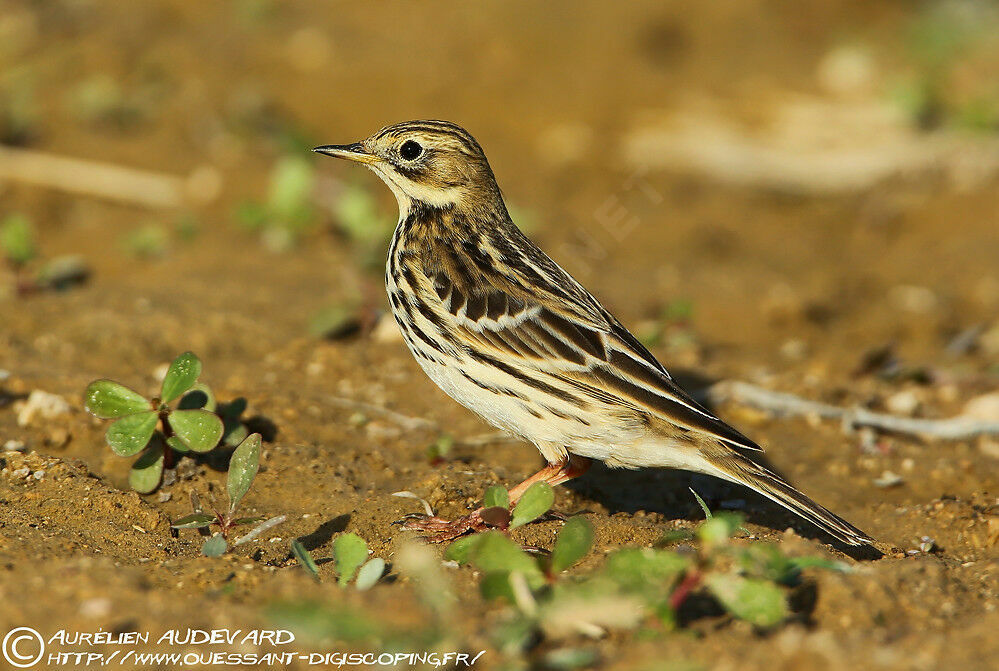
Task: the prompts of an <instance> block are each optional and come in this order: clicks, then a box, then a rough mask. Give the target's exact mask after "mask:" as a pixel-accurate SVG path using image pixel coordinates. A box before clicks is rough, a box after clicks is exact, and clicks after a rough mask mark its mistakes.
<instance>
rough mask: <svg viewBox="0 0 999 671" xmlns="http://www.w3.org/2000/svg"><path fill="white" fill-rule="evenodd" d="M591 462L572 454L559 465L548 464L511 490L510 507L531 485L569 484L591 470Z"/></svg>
mask: <svg viewBox="0 0 999 671" xmlns="http://www.w3.org/2000/svg"><path fill="white" fill-rule="evenodd" d="M590 463H592V462H591V460H590V459H587V458H586V457H578V456H576V455H575V454H570V455H569V456H568V457H567V458H566V460H565V461H562V462H559V463H557V464H548V465H547V466H545V467H544V468H542V469H541V470H540V471H538V472H537V473H535V474H534V475H532V476H531V477H529V478H527V479H526V480H524V481H523V482H521V483H520V484H519V485H517V486H515V487H514V488H513V489H511V490H510V505H511V506H512V505H514V504H515V503H517V501H519V500H520V497H521V496H523V495H524V492H526V491H527V490H528V489H529V488H530V486H531V485H533V484H534V483H535V482H547V483H548V484H549V485H551V486H552V487H554V486H555V485H560V484H562V483H563V482H568V481H569V480H572V479H573V478H578V477H579V476H580V475H582V474H583V473H585V472H586V471H587V470H588V469H589V468H590Z"/></svg>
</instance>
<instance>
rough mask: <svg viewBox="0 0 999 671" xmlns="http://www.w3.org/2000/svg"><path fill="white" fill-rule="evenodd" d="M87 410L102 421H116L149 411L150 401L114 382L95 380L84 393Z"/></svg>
mask: <svg viewBox="0 0 999 671" xmlns="http://www.w3.org/2000/svg"><path fill="white" fill-rule="evenodd" d="M84 397H85V398H86V406H87V410H89V411H90V412H91V413H93V414H94V415H96V416H97V417H100V418H101V419H114V418H116V417H124V416H126V415H134V414H135V413H137V412H142V411H143V410H149V409H150V408H151V406H150V405H149V401H147V400H146V399H145V397H143V396H142V394H139V393H138V392H135V391H132V390H131V389H129V388H128V387H126V386H124V385H121V384H118V383H117V382H114V381H113V380H94V381H93V382H91V383H90V384H89V385H87V390H86V391H85V392H84Z"/></svg>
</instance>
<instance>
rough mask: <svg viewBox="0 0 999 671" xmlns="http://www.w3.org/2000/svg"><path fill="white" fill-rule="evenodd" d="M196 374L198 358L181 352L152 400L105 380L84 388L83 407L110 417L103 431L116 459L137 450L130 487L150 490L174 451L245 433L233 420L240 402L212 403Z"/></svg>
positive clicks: (201, 448) (231, 441) (231, 440)
mask: <svg viewBox="0 0 999 671" xmlns="http://www.w3.org/2000/svg"><path fill="white" fill-rule="evenodd" d="M200 375H201V360H200V359H198V357H197V356H195V355H194V354H193V353H192V352H185V353H183V354H181V355H180V356H179V357H177V358H176V359H174V361H173V362H172V363H171V364H170V366H169V368H168V369H167V372H166V375H165V376H164V377H163V383H162V385H161V387H160V393H159V395H158V396H156V397H154V398H151V399H147V398H146V397H144V396H143V395H142V394H140V393H138V392H136V391H134V390H132V389H129V388H128V387H126V386H124V385H122V384H119V383H118V382H115V381H113V380H108V379H101V380H95V381H93V382H91V383H90V384H89V385H88V386H87V389H86V392H85V397H86V407H87V410H89V411H90V412H91V413H93V414H94V415H96V416H97V417H99V418H101V419H111V420H114V421H113V422H112V424H111V426H109V427H108V430H107V433H106V434H105V438H106V440H107V443H108V445H109V446H110V447H111V450H112V451H113V452H114V453H115V454H117V455H119V456H122V457H131V456H134V455H136V454H139V453H140V452H141V453H142V454H141V455H140V456H139V458H138V459H137V460H136V461H135V463H134V464H133V466H132V470H131V472H130V473H129V483H130V484H131V486H132V488H133V489H135V490H136V491H138V492H141V493H148V492H151V491H153V490H154V489H156V487H158V486H159V483H160V479H161V477H162V475H163V469H164V467H171V466H173V464H174V462H175V460H176V455H177V454H178V453H180V454H183V453H186V452H195V453H204V452H208V451H209V450H211V449H212V448H214V447H215V446H216V445H218V444H219V443H220V441H224V442H225V443H226V444H227V445H230V446H232V445H235V444H238V442H239V441H240V440H242V439H243V438H245V437H246V435H247V430H246V427H245V426H243V425H242V423H241V422H240V420H239V417H240V415H241V414H242V412H243V410H244V409H245V407H246V403H245V401H244V400H242V399H236V401H233V402H232V403H229V404H226V405H221V404H218V405H217V404H216V402H215V399H214V396H213V395H212V393H211V390H210V389H208V387H207V386H205V385H203V384H199V383H198V377H199V376H200Z"/></svg>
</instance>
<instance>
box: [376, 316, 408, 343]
mask: <svg viewBox="0 0 999 671" xmlns="http://www.w3.org/2000/svg"><path fill="white" fill-rule="evenodd" d="M371 339H372V340H374V341H375V342H379V343H398V342H402V331H400V330H399V325H398V324H396V323H395V319H394V318H392V317H391V316H389V315H382V316H381V317H380V318H379V319H378V322H377V323H376V324H375V327H374V328H373V329H371Z"/></svg>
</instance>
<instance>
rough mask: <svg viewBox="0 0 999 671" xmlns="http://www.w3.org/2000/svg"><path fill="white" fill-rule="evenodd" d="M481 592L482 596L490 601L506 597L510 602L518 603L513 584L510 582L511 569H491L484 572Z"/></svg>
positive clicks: (480, 587)
mask: <svg viewBox="0 0 999 671" xmlns="http://www.w3.org/2000/svg"><path fill="white" fill-rule="evenodd" d="M479 592H480V593H481V594H482V598H484V599H487V600H489V601H494V600H496V599H506V600H507V601H509V602H510V603H516V602H517V599H516V597H515V596H514V594H513V586H512V585H511V584H510V572H509V571H489V572H488V573H485V574H483V576H482V580H481V581H480V582H479Z"/></svg>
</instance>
